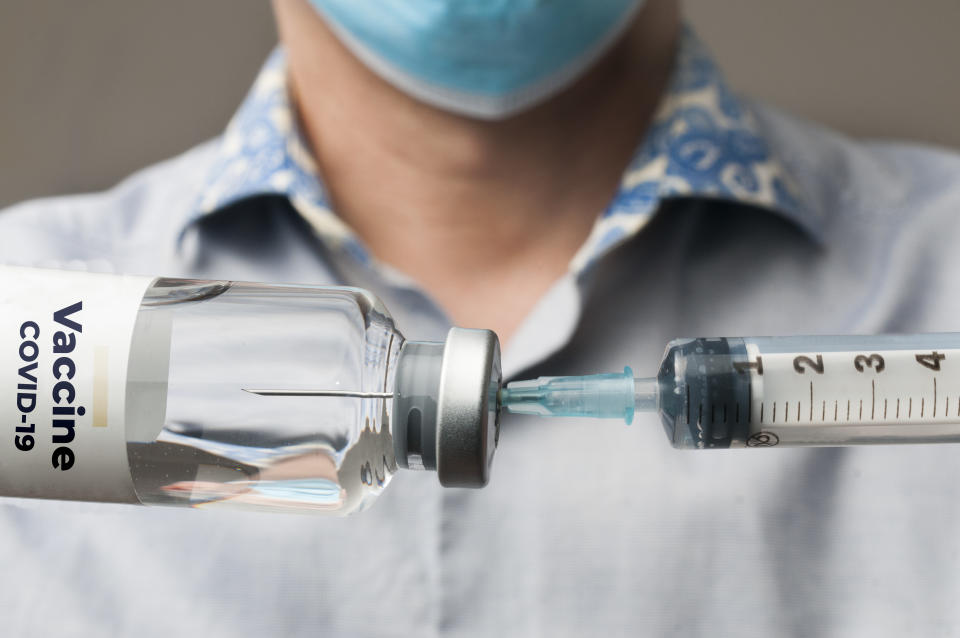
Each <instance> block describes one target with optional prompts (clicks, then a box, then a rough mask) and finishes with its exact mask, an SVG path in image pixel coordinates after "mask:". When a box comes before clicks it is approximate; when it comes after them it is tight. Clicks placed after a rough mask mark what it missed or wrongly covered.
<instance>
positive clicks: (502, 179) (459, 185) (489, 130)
mask: <svg viewBox="0 0 960 638" xmlns="http://www.w3.org/2000/svg"><path fill="white" fill-rule="evenodd" d="M275 5H276V12H277V18H278V24H279V28H280V33H281V37H282V39H283V41H284V44H285V45H286V48H287V51H288V56H289V57H288V59H289V65H290V78H291V86H292V92H293V94H294V98H295V101H296V103H297V104H298V106H299V109H300V117H301V122H302V125H303V127H304V129H305V131H306V134H307V138H308V140H309V141H310V143H311V145H312V148H313V151H314V153H315V155H316V158H317V161H318V164H319V166H320V169H321V172H322V174H323V178H324V182H325V185H326V186H327V189H328V192H329V193H330V195H331V200H332V203H333V205H334V206H335V208H336V210H337V214H338V215H339V216H340V217H341V218H342V219H343V220H344V221H346V222H347V223H348V224H350V225H351V226H352V227H353V228H354V230H355V231H356V232H357V233H358V234H359V235H360V236H361V237H362V238H363V240H364V242H365V243H366V244H367V246H368V247H369V249H370V250H371V251H372V252H373V254H374V255H375V256H376V257H377V258H378V259H380V260H381V261H384V262H387V263H389V264H391V265H392V266H394V267H396V268H397V269H399V270H401V271H403V272H405V273H407V274H408V275H410V276H411V277H413V278H414V279H415V280H417V281H418V282H419V283H420V284H421V285H422V286H423V287H424V288H425V289H426V290H427V291H428V292H429V293H430V294H431V295H432V296H433V297H434V299H435V300H436V301H437V302H438V303H439V304H440V305H441V306H442V307H443V308H444V309H445V310H446V311H447V313H448V314H449V316H450V317H451V319H452V320H453V321H454V322H455V323H457V324H458V325H461V326H464V327H486V328H493V329H494V330H496V331H497V332H498V334H499V335H500V337H501V340H503V341H506V340H508V339H509V337H510V335H511V334H512V333H513V332H514V330H515V329H516V327H517V326H518V324H519V323H520V321H521V320H522V318H523V317H524V316H525V315H526V314H527V313H528V312H529V311H530V310H531V308H532V306H533V305H534V304H535V303H536V301H537V300H538V299H539V298H540V297H541V296H542V295H543V294H544V292H545V291H546V290H547V289H549V288H550V286H551V285H553V283H554V282H556V280H557V279H558V278H559V277H561V276H562V275H563V274H564V273H565V272H566V270H567V267H568V264H569V262H570V259H571V258H572V257H573V255H574V254H575V253H576V251H577V249H579V248H580V246H581V245H582V244H583V242H584V241H585V240H586V238H587V236H588V234H589V232H590V230H591V228H592V226H593V223H594V221H595V219H596V217H597V215H599V214H600V213H601V212H602V211H603V209H604V208H605V207H606V206H607V204H608V203H609V201H610V199H611V198H612V196H613V195H614V193H615V192H616V189H617V187H618V184H619V179H620V176H621V175H622V173H623V170H624V169H625V167H626V166H627V164H628V163H629V161H630V158H631V156H632V154H633V152H634V150H635V148H636V146H637V144H638V143H639V141H640V139H641V138H642V135H643V133H644V131H645V130H646V127H647V125H648V123H649V121H650V118H651V117H652V115H653V113H654V110H655V108H656V106H657V104H658V102H659V100H660V98H661V95H662V93H663V90H664V86H665V84H666V81H667V78H668V76H669V71H670V69H671V67H672V63H673V54H674V50H675V46H676V40H677V37H678V33H679V18H678V11H677V9H676V6H675V2H674V1H673V0H649V2H648V3H647V5H646V6H645V7H644V9H643V10H642V11H641V12H640V14H639V16H638V17H637V19H636V21H635V23H634V24H633V25H632V26H631V28H630V29H629V30H628V32H627V33H626V35H625V36H624V37H623V39H622V40H621V41H620V43H619V44H618V45H616V46H615V47H614V48H613V49H612V50H611V51H610V52H609V53H608V54H607V55H606V56H605V58H604V59H603V60H602V61H601V62H600V63H598V64H597V65H596V66H595V68H594V69H593V70H591V71H590V72H589V73H588V74H587V75H586V76H585V77H583V78H581V79H580V80H579V81H578V82H577V83H576V84H575V85H574V86H573V87H571V88H570V89H568V90H566V91H565V92H564V93H562V94H561V95H559V96H557V97H556V98H553V99H552V100H550V101H548V102H547V103H545V104H543V105H541V106H538V107H536V108H534V109H533V110H530V111H527V112H525V113H522V114H520V115H518V116H515V117H512V118H510V119H507V120H504V121H494V122H488V121H479V120H473V119H469V118H464V117H459V116H456V115H452V114H450V113H447V112H444V111H441V110H438V109H435V108H432V107H430V106H427V105H424V104H422V103H419V102H417V101H414V100H412V99H411V98H409V97H407V96H406V95H405V94H403V93H400V92H399V91H397V90H395V89H394V88H393V87H391V86H390V85H388V84H387V83H385V82H383V81H382V80H381V79H380V78H378V77H377V76H375V75H374V74H372V73H371V72H370V71H368V70H367V69H366V68H365V67H363V66H362V65H361V64H360V63H359V62H358V61H357V60H356V59H355V58H354V57H353V56H352V55H351V54H350V53H349V52H348V51H346V50H345V49H344V48H343V47H342V45H341V44H340V43H339V41H338V40H337V39H336V38H335V37H334V36H333V35H332V33H331V32H330V31H329V30H328V29H327V27H326V25H325V24H324V23H323V21H322V20H321V19H320V18H319V17H318V15H317V14H316V13H315V12H314V11H313V9H311V8H310V7H309V5H308V4H307V3H306V2H305V1H304V0H275Z"/></svg>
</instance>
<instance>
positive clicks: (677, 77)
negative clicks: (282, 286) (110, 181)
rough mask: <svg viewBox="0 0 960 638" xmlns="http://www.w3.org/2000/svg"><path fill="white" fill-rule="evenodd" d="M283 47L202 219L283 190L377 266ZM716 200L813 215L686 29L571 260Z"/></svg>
mask: <svg viewBox="0 0 960 638" xmlns="http://www.w3.org/2000/svg"><path fill="white" fill-rule="evenodd" d="M288 96H289V94H288V91H287V83H286V64H285V59H284V55H283V52H282V51H281V50H278V51H276V52H274V54H273V55H271V57H270V58H269V59H268V60H267V62H266V64H265V65H264V67H263V69H262V71H261V72H260V75H259V77H258V78H257V81H256V83H255V84H254V86H253V88H252V89H251V91H250V94H249V95H248V97H247V99H246V100H245V102H244V104H243V105H242V106H241V108H240V109H239V111H238V112H237V114H236V115H235V116H234V118H233V120H232V121H231V123H230V125H229V126H228V128H227V130H226V132H225V133H224V135H223V137H222V140H221V144H220V152H219V157H218V160H217V162H216V163H215V165H214V168H213V170H212V171H211V174H210V176H209V179H208V181H207V185H206V188H205V189H204V191H203V195H202V198H201V201H200V203H199V206H198V212H197V215H196V217H194V219H196V218H199V217H201V216H204V215H207V214H210V213H213V212H216V211H218V210H222V209H223V208H225V207H227V206H230V205H231V204H233V203H235V202H238V201H240V200H243V199H246V198H250V197H256V196H259V195H267V194H272V195H278V194H279V195H284V196H286V197H288V198H289V199H290V201H291V202H292V204H293V205H294V207H295V208H296V209H297V210H298V211H299V212H300V213H301V214H302V215H303V216H304V218H305V219H306V220H307V221H308V222H309V223H310V224H311V226H312V227H313V228H314V229H315V231H316V232H317V233H318V235H319V236H320V237H321V239H322V240H323V241H325V242H328V243H330V244H332V245H334V246H335V247H337V248H340V249H342V250H343V251H344V252H346V253H348V254H351V255H353V256H354V257H355V258H356V259H357V260H359V261H361V262H363V263H368V264H370V265H373V266H376V264H374V263H373V260H372V259H371V257H370V254H369V252H368V251H367V250H366V249H365V247H364V245H363V243H362V241H361V240H360V239H359V237H357V236H356V234H355V233H354V232H353V231H352V230H351V229H350V228H349V227H348V226H347V225H346V224H344V223H343V222H342V221H341V220H340V219H339V218H338V217H337V216H336V214H335V213H334V211H333V209H332V208H331V206H330V204H329V201H328V199H327V196H326V192H325V189H324V186H323V182H322V180H321V177H320V175H319V172H318V170H317V166H316V163H315V161H314V159H313V157H312V155H311V153H310V150H309V145H308V144H307V143H306V141H305V139H304V137H303V135H302V133H301V131H300V129H299V127H298V124H297V116H296V111H295V109H294V108H293V107H292V105H291V103H290V100H289V97H288ZM684 196H686V197H709V198H720V199H728V200H733V201H740V202H744V203H749V204H752V205H756V206H762V207H766V208H769V209H773V210H776V211H779V212H781V213H783V214H785V215H786V216H788V217H791V218H803V217H804V216H805V214H804V209H803V205H802V198H801V196H800V194H799V193H798V191H797V188H796V186H795V183H794V181H793V179H792V178H791V176H790V175H789V174H788V173H787V172H786V171H785V169H784V167H783V166H782V165H781V163H780V162H779V161H778V160H777V158H776V156H775V155H774V154H773V153H772V151H771V149H770V147H769V145H768V144H767V142H766V140H765V139H764V138H763V136H762V135H761V134H760V132H759V130H758V127H757V124H756V122H755V120H754V116H753V114H752V113H751V111H750V110H749V108H748V106H747V105H745V104H744V103H743V102H741V101H740V100H739V99H738V98H737V97H736V96H735V95H734V93H732V92H731V91H730V89H729V88H728V87H727V85H726V83H725V81H724V79H723V76H722V74H721V73H720V71H719V69H718V68H717V67H716V65H715V64H714V62H713V60H712V58H711V56H710V54H709V52H708V51H707V50H706V48H705V47H704V46H703V45H702V44H701V43H700V41H699V40H698V39H697V37H696V36H695V35H694V34H693V32H692V31H690V30H689V29H686V30H685V31H684V34H683V37H682V41H681V45H680V47H679V49H678V52H677V61H676V65H675V68H674V71H673V75H672V79H671V81H670V84H669V89H668V91H667V94H666V96H665V97H664V99H663V101H662V102H661V104H660V107H659V109H658V111H657V113H656V115H655V116H654V118H653V122H652V124H651V126H650V128H649V130H648V132H647V136H646V138H645V139H644V141H643V143H642V144H641V145H640V147H639V148H638V149H637V151H636V153H635V154H634V157H633V160H632V161H631V163H630V166H629V167H628V169H627V170H626V172H625V173H624V175H623V177H622V179H621V183H620V188H619V191H618V192H617V194H616V196H615V197H614V199H613V201H612V202H611V203H610V205H609V207H608V208H607V210H606V211H603V214H602V215H599V216H598V219H597V221H596V223H595V225H594V228H593V231H592V232H591V234H590V236H589V238H588V239H587V241H586V242H585V244H584V245H583V247H582V248H581V249H580V251H579V252H578V253H577V255H576V256H575V257H574V259H573V261H572V262H571V269H572V270H573V271H574V272H581V271H583V270H586V269H587V268H589V266H590V265H591V264H593V263H595V262H596V260H597V259H598V258H600V257H602V256H603V255H604V254H606V253H607V252H609V251H610V250H611V249H612V248H613V247H615V246H617V245H618V244H620V243H622V242H624V241H626V240H627V239H629V238H630V237H632V236H633V235H635V234H636V233H637V232H639V230H640V229H641V228H642V227H643V226H644V224H645V223H646V222H647V221H648V220H649V218H650V217H651V215H652V214H653V213H654V212H655V211H656V209H657V207H658V205H659V203H660V202H661V201H662V200H664V199H667V198H672V197H684Z"/></svg>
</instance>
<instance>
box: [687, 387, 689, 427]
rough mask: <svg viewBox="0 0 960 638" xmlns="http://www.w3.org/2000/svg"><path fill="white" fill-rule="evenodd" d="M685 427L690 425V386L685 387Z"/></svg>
mask: <svg viewBox="0 0 960 638" xmlns="http://www.w3.org/2000/svg"><path fill="white" fill-rule="evenodd" d="M687 425H690V386H689V385H688V386H687Z"/></svg>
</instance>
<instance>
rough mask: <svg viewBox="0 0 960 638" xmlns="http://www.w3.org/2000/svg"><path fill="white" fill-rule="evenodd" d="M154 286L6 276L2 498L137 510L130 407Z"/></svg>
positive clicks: (0, 326) (0, 409)
mask: <svg viewBox="0 0 960 638" xmlns="http://www.w3.org/2000/svg"><path fill="white" fill-rule="evenodd" d="M152 281H153V279H151V278H147V277H130V276H116V275H98V274H90V273H78V272H65V271H56V270H39V269H30V268H13V267H5V266H0V496H22V497H30V498H56V499H70V500H90V501H114V502H128V503H136V502H138V501H137V497H136V495H135V493H134V490H133V482H132V480H131V477H130V468H129V464H128V462H127V450H126V436H125V432H124V404H125V401H126V379H127V364H128V359H129V355H130V343H131V339H132V336H133V327H134V323H135V321H136V318H137V311H138V310H139V308H140V302H141V300H142V299H143V295H144V293H145V292H146V289H147V287H148V286H149V285H150V284H151V283H152Z"/></svg>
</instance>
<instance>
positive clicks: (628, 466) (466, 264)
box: [0, 0, 960, 637]
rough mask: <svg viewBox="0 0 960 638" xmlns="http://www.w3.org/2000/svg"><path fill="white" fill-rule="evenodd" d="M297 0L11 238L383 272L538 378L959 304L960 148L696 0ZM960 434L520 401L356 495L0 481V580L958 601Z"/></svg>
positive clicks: (402, 594)
mask: <svg viewBox="0 0 960 638" xmlns="http://www.w3.org/2000/svg"><path fill="white" fill-rule="evenodd" d="M274 7H275V13H276V17H277V22H278V25H279V31H280V35H281V40H282V45H283V46H282V49H281V50H280V51H279V52H277V53H276V54H275V55H274V56H272V57H271V58H270V60H269V61H268V62H267V63H266V65H265V67H264V69H263V71H262V72H261V75H260V77H259V79H258V80H257V82H256V84H255V86H254V87H253V89H252V91H251V92H250V94H249V96H248V97H247V99H246V101H245V102H244V104H243V105H242V106H241V107H240V110H239V111H238V112H237V114H236V116H235V118H234V119H233V121H232V122H231V123H230V125H229V127H228V128H227V130H226V131H225V133H224V134H223V135H222V136H221V137H219V138H217V139H216V140H213V141H212V142H209V143H206V144H203V145H201V146H200V147H198V148H196V149H193V150H191V151H189V152H187V153H186V154H185V155H182V156H181V157H178V158H175V159H173V160H170V161H168V162H165V163H163V164H160V165H158V166H154V167H152V168H149V169H147V170H145V171H143V172H141V173H138V174H137V175H134V176H133V177H131V178H130V179H128V180H127V181H125V182H123V183H122V184H120V185H119V186H117V187H116V188H115V189H113V190H111V191H109V192H106V193H102V194H97V195H87V196H83V197H66V198H56V199H49V200H42V201H37V202H29V203H25V204H22V205H19V206H15V207H13V208H11V209H9V210H7V211H5V212H3V213H2V214H0V260H2V261H3V262H5V263H16V264H26V265H37V266H52V267H66V268H86V269H90V270H104V271H119V272H129V273H137V274H151V275H157V274H163V275H168V276H182V277H198V278H211V279H219V278H224V279H247V280H260V281H287V282H301V283H322V284H334V283H337V284H350V285H355V286H361V287H364V288H367V289H369V290H371V291H373V292H375V293H376V294H377V295H378V296H380V297H381V298H382V299H383V300H384V301H385V303H386V305H387V307H389V308H390V309H391V311H392V312H393V314H394V316H395V317H396V319H397V322H398V325H400V326H403V327H404V331H405V333H407V336H408V337H410V338H414V339H437V338H442V336H443V334H444V333H445V332H446V329H447V328H448V326H449V325H451V324H458V325H461V326H466V327H487V328H492V329H495V330H496V331H497V332H498V333H499V335H500V337H501V340H502V342H503V347H504V351H503V352H504V363H503V365H504V373H505V377H506V378H508V379H509V378H518V377H520V376H521V375H522V376H536V375H538V374H582V373H589V372H604V371H613V370H617V369H620V368H621V367H622V366H623V365H624V363H630V364H631V365H633V366H634V367H635V369H637V370H638V372H640V371H641V369H645V368H646V366H653V365H655V362H657V361H658V360H659V355H660V352H661V351H662V348H663V345H664V344H665V343H666V342H667V341H668V340H669V339H671V338H674V337H677V336H681V335H690V336H710V335H751V334H754V335H762V334H815V333H841V334H842V333H880V332H929V331H949V330H951V329H956V320H955V317H956V316H958V314H957V311H958V310H960V308H958V303H960V302H958V301H957V297H956V295H953V294H952V281H954V280H955V276H956V275H958V274H960V258H958V256H957V251H956V250H955V249H954V246H955V244H956V242H957V239H958V238H960V232H958V231H960V228H958V224H960V215H957V211H958V210H960V156H958V155H957V154H955V153H952V152H949V151H944V150H935V149H931V148H925V147H920V146H911V145H901V144H880V143H875V142H861V141H855V140H852V139H849V138H847V137H844V136H843V135H840V134H838V133H835V132H832V131H829V130H825V129H823V128H821V127H818V126H816V125H814V124H811V123H808V122H804V121H801V120H798V119H795V118H793V117H790V116H789V115H786V114H784V113H782V112H780V111H778V110H776V109H775V108H772V107H770V106H766V105H762V104H758V103H756V102H753V101H750V100H748V99H745V98H743V97H740V96H738V95H737V94H736V93H734V92H733V91H732V90H731V89H730V87H729V86H728V85H727V84H726V82H725V80H724V78H723V76H722V74H721V73H720V71H719V70H718V69H717V67H716V66H715V64H714V63H713V62H712V60H711V58H710V55H709V53H708V52H707V51H706V50H705V48H704V47H703V45H702V44H701V43H700V42H699V41H698V40H697V38H696V35H695V34H693V33H692V32H691V31H690V30H689V29H687V28H686V27H684V26H683V22H682V20H681V18H680V15H679V9H678V7H677V3H676V2H675V0H647V1H646V2H642V1H639V0H631V1H628V0H622V1H617V0H609V1H606V2H595V1H594V0H575V1H572V2H569V3H559V2H528V1H524V0H509V1H504V2H496V3H485V2H466V1H464V0H434V1H432V2H401V1H400V0H392V1H387V2H382V3H379V4H378V7H379V8H378V11H373V10H371V9H369V8H367V7H364V6H362V5H361V4H360V3H355V2H348V1H346V0H314V1H313V2H308V1H307V0H275V2H274ZM647 372H649V373H653V370H652V369H651V370H648V371H647ZM955 456H956V448H955V447H953V446H947V445H940V446H923V447H910V448H858V449H790V450H787V449H784V450H780V449H773V450H763V451H759V450H742V451H728V452H708V451H704V452H693V453H681V452H676V451H673V450H672V449H670V448H669V446H668V445H667V443H666V442H665V441H664V440H663V435H662V433H661V432H660V431H659V427H658V426H657V424H656V419H655V417H652V416H649V415H648V416H646V417H641V416H639V415H638V418H637V419H636V421H635V422H634V424H633V426H632V428H629V429H627V428H624V427H622V426H616V425H613V424H609V423H594V422H575V421H567V420H558V421H551V422H549V423H547V422H541V421H537V420H536V419H532V418H521V417H516V416H509V415H508V416H504V418H503V423H502V434H501V439H500V445H499V451H498V453H497V462H496V467H495V468H494V471H493V476H492V480H491V483H490V485H489V486H488V487H487V488H486V489H484V490H480V491H464V490H442V489H440V487H439V486H438V485H437V484H436V478H435V477H434V476H432V475H431V474H429V473H408V474H407V475H404V476H403V477H401V478H398V480H397V481H396V485H394V486H393V487H391V489H390V490H389V491H388V492H387V493H385V494H384V496H382V497H381V499H379V501H378V503H377V504H376V506H375V507H373V508H372V509H371V510H370V511H368V512H364V513H363V514H360V515H358V516H355V517H352V518H348V519H342V520H340V519H336V520H330V519H320V518H311V517H306V516H304V517H296V516H291V517H271V516H264V515H255V514H244V513H225V512H218V513H217V514H216V515H213V514H206V515H201V514H195V513H192V512H186V511H183V510H178V509H156V508H155V509H149V508H142V509H134V508H119V507H93V506H83V505H76V504H68V503H44V504H39V505H24V504H10V503H6V504H4V505H2V509H0V560H2V563H3V565H4V571H5V573H6V574H7V577H6V578H3V579H2V580H0V600H2V601H3V602H2V603H0V608H2V609H3V611H4V625H5V628H6V629H5V631H6V633H8V634H9V635H17V636H27V635H50V634H53V633H55V632H56V633H61V632H62V633H69V634H71V635H97V636H102V635H129V634H134V633H135V634H136V635H138V636H167V635H171V634H174V633H176V634H184V633H186V634H189V635H203V636H209V637H213V636H231V637H236V636H248V635H249V636H252V635H286V636H300V635H346V636H368V635H369V636H374V635H376V636H379V635H445V636H446V635H449V636H489V635H505V636H530V635H550V636H565V635H625V634H630V635H634V634H641V635H674V636H707V635H709V636H716V635H738V636H781V635H795V636H806V635H814V636H816V635H845V636H853V635H859V636H882V635H896V636H901V635H941V634H951V633H955V632H956V631H957V627H960V609H958V607H957V605H956V601H957V600H958V599H960V576H958V574H960V552H958V551H957V538H960V487H958V486H960V470H958V467H960V464H958V463H956V460H955Z"/></svg>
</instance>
